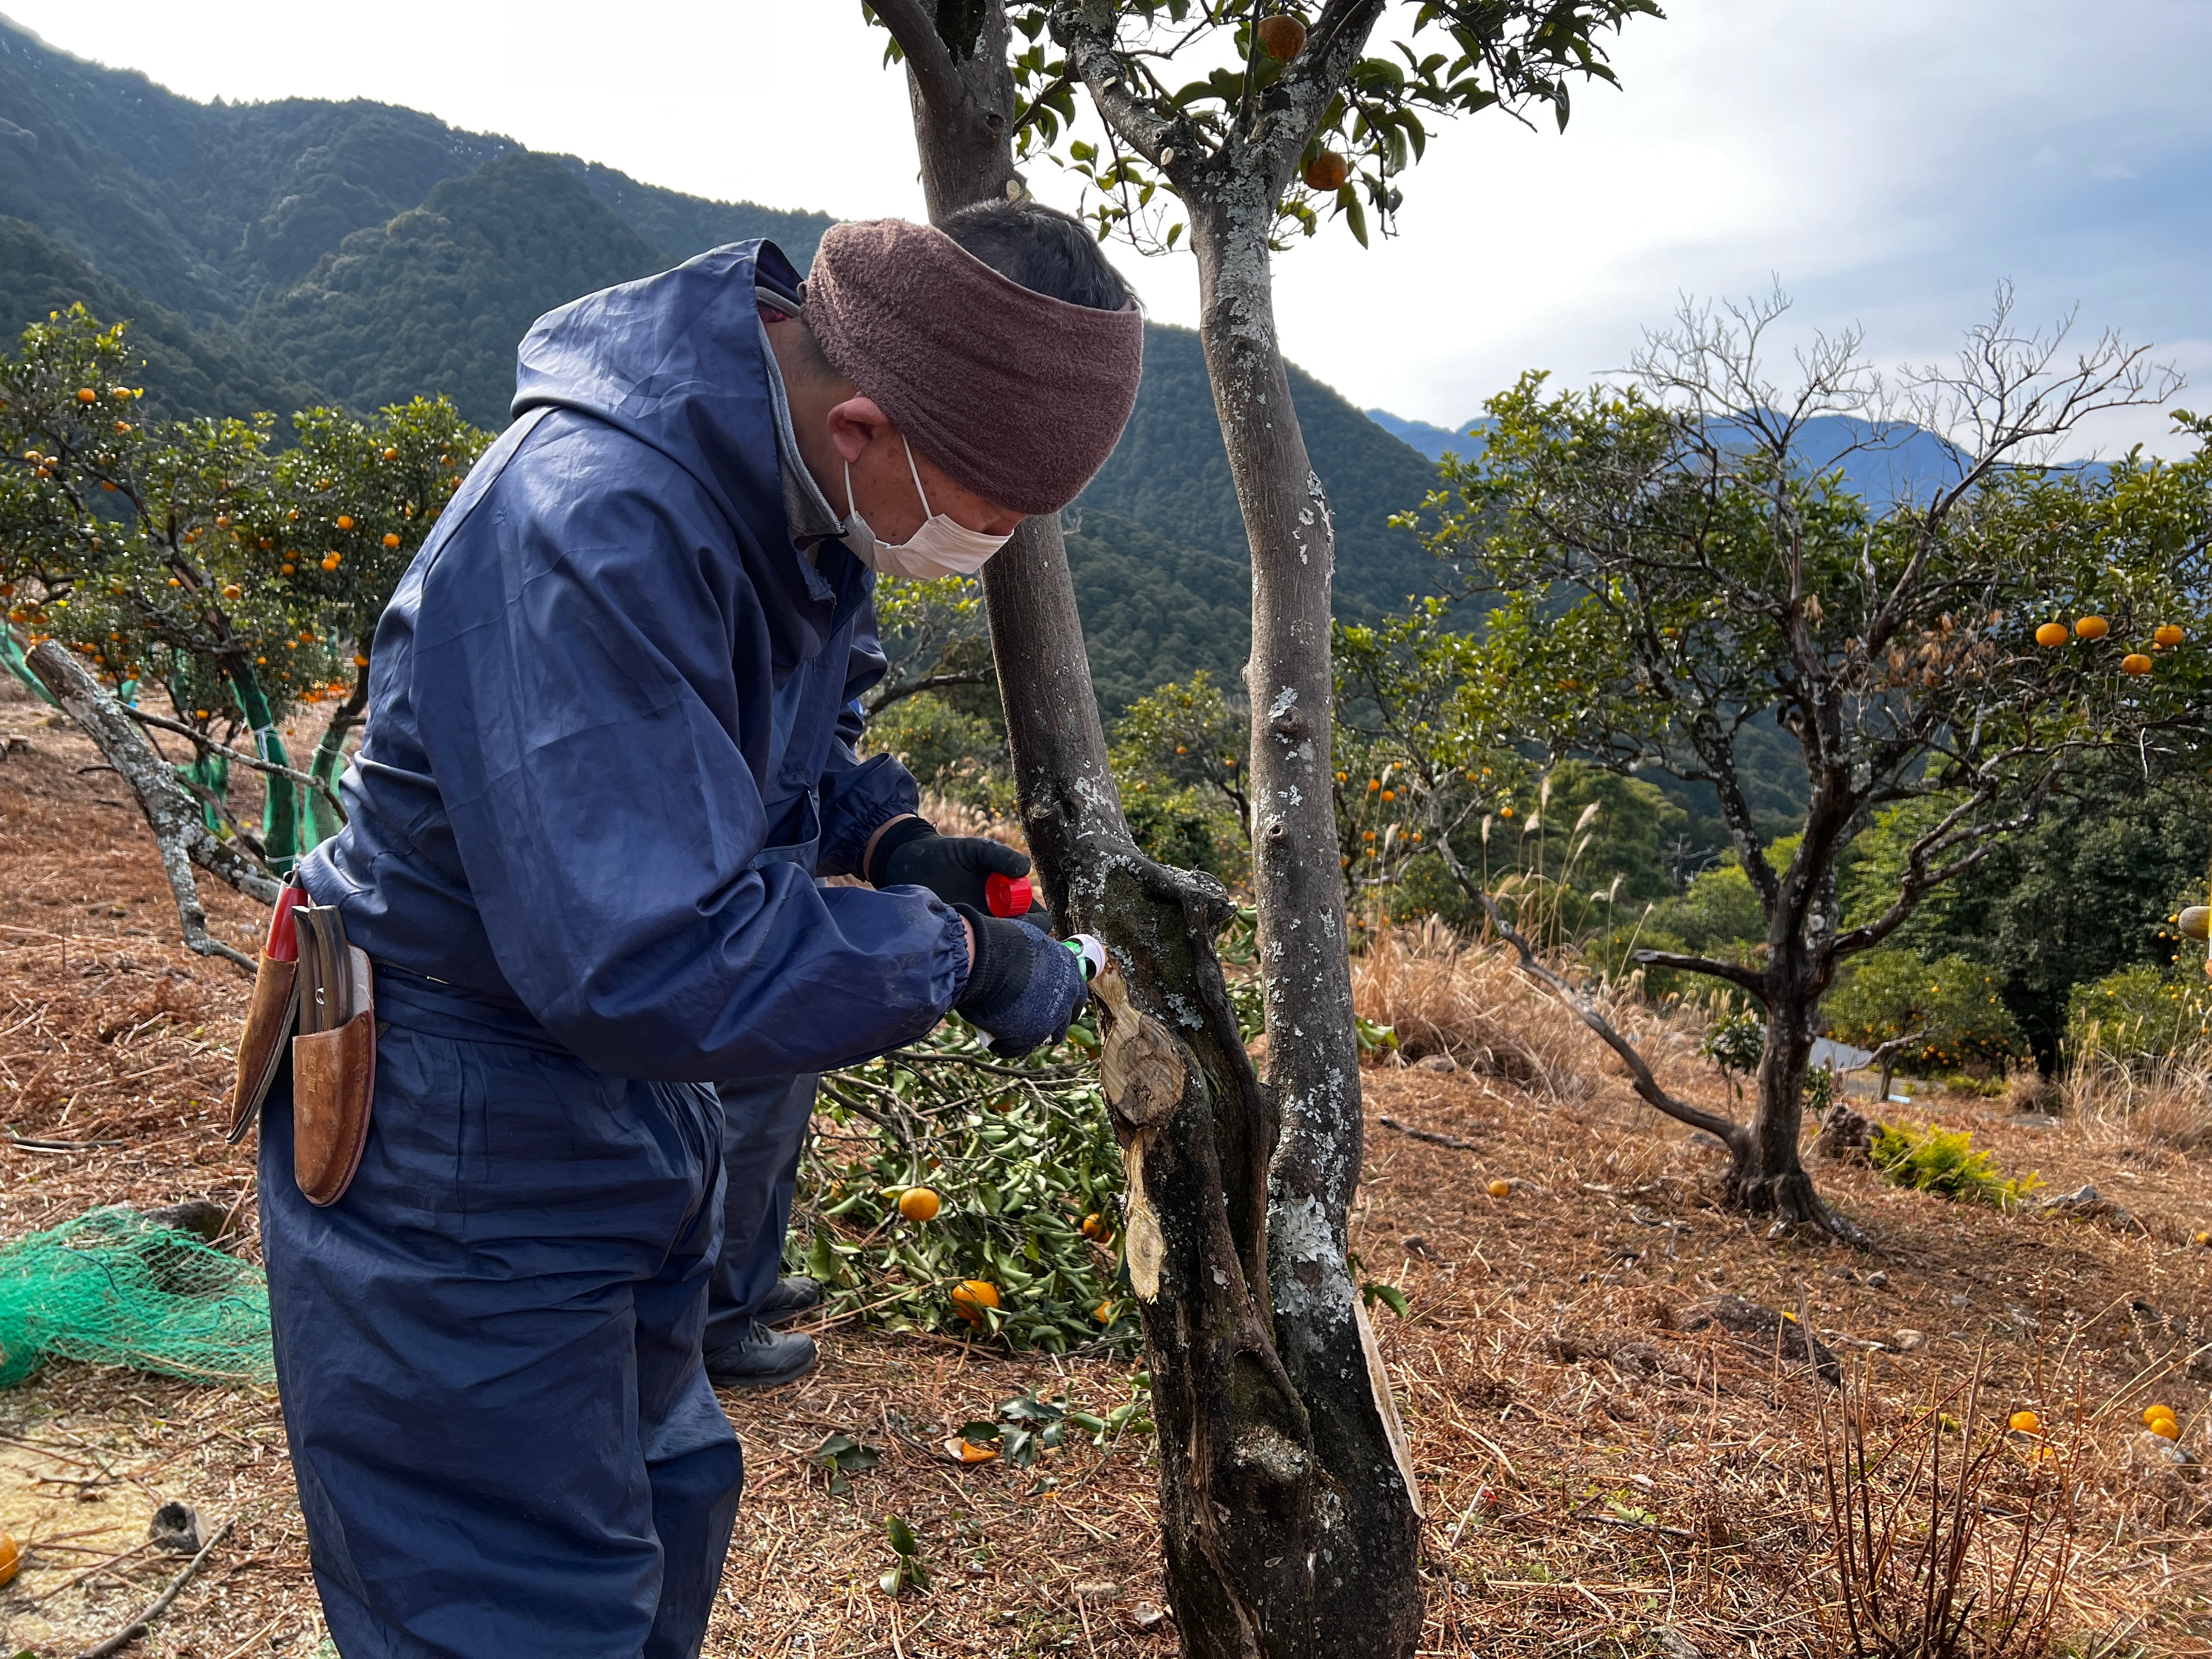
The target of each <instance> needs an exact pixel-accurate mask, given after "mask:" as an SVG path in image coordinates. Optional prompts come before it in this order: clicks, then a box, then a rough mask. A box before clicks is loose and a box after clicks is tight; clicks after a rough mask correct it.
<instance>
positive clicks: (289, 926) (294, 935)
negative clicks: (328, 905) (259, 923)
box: [261, 882, 307, 962]
mask: <svg viewBox="0 0 2212 1659" xmlns="http://www.w3.org/2000/svg"><path fill="white" fill-rule="evenodd" d="M306 902H307V889H306V888H304V887H302V886H301V885H300V884H298V883H296V882H286V883H285V884H284V889H283V891H282V892H280V893H278V894H277V895H276V913H275V914H274V915H271V916H270V918H269V941H268V943H267V944H265V945H263V946H262V947H261V953H262V955H264V956H265V957H268V958H269V960H270V961H271V962H297V961H298V960H299V959H300V930H299V928H298V927H297V926H296V925H295V923H294V921H292V907H293V906H294V905H295V904H304V903H306Z"/></svg>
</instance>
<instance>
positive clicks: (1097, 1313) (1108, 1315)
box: [1091, 1302, 1121, 1325]
mask: <svg viewBox="0 0 2212 1659" xmlns="http://www.w3.org/2000/svg"><path fill="white" fill-rule="evenodd" d="M1120 1312H1121V1309H1120V1307H1119V1306H1117V1305H1116V1304H1114V1303H1111V1302H1102V1303H1100V1304H1098V1305H1097V1307H1095V1308H1093V1309H1092V1310H1091V1317H1092V1318H1093V1319H1095V1320H1097V1322H1099V1323H1100V1324H1102V1325H1110V1324H1112V1323H1113V1322H1114V1316H1115V1315H1116V1314H1118V1313H1120Z"/></svg>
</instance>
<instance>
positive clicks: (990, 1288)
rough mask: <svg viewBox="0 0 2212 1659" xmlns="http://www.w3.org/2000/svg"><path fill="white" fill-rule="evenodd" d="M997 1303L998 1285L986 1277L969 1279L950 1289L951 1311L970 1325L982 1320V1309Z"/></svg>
mask: <svg viewBox="0 0 2212 1659" xmlns="http://www.w3.org/2000/svg"><path fill="white" fill-rule="evenodd" d="M998 1305H999V1287H998V1286H997V1285H994V1284H992V1283H991V1282H990V1280H988V1279H969V1280H967V1281H965V1282H964V1283H963V1284H959V1285H954V1286H953V1289H952V1311H953V1312H955V1313H957V1314H958V1315H959V1316H961V1318H963V1319H964V1320H966V1321H967V1322H969V1324H970V1325H981V1323H982V1322H983V1316H984V1311H985V1310H987V1309H991V1308H995V1307H997V1306H998Z"/></svg>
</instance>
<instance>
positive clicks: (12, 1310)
mask: <svg viewBox="0 0 2212 1659" xmlns="http://www.w3.org/2000/svg"><path fill="white" fill-rule="evenodd" d="M49 1359H84V1360H90V1361H91V1362H93V1363H94V1364H101V1365H128V1366H131V1367H132V1368H134V1369H135V1370H143V1371H160V1372H163V1373H165V1374H167V1375H168V1376H185V1377H191V1378H193V1379H194V1380H196V1381H199V1382H209V1383H258V1384H261V1385H263V1386H264V1387H265V1386H267V1385H268V1384H269V1383H271V1382H273V1381H274V1379H275V1375H276V1372H275V1361H274V1359H273V1358H272V1356H271V1354H270V1347H269V1281H268V1280H267V1279H265V1278H264V1277H263V1276H262V1273H261V1270H260V1269H259V1268H258V1267H254V1266H253V1265H252V1263H251V1262H246V1261H240V1260H239V1259H238V1258H237V1257H236V1256H233V1255H224V1254H223V1253H222V1251H221V1250H216V1249H210V1248H209V1247H208V1246H207V1245H206V1244H204V1243H201V1241H200V1240H199V1239H198V1238H197V1237H194V1236H193V1235H192V1234H191V1233H187V1232H179V1231H176V1230H174V1229H173V1228H170V1227H166V1226H162V1225H158V1224H157V1223H155V1222H153V1221H150V1220H149V1219H148V1218H146V1217H144V1216H143V1215H141V1214H139V1213H138V1212H137V1211H136V1210H134V1209H132V1208H131V1206H128V1205H125V1204H118V1205H112V1206H109V1207H107V1208H106V1209H100V1210H92V1211H88V1212H86V1213H85V1214H83V1215H81V1216H79V1217H78V1218H76V1220H74V1221H69V1222H64V1223H63V1225H60V1226H58V1227H55V1228H52V1229H51V1230H50V1231H46V1232H42V1233H33V1234H31V1235H30V1236H29V1237H27V1238H21V1239H18V1240H17V1241H15V1243H12V1244H6V1245H0V1388H4V1387H8V1386H10V1385H12V1384H14V1383H21V1381H23V1380H24V1378H26V1377H27V1376H30V1375H31V1374H32V1373H33V1371H35V1370H38V1369H39V1367H40V1365H42V1364H45V1363H46V1361H47V1360H49Z"/></svg>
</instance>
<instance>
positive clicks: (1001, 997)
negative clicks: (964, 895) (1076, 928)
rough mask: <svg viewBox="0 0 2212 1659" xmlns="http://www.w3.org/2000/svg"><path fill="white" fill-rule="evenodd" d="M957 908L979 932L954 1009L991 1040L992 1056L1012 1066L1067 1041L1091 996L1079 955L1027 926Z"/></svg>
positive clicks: (965, 906) (970, 908)
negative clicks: (1044, 1046) (1034, 1050)
mask: <svg viewBox="0 0 2212 1659" xmlns="http://www.w3.org/2000/svg"><path fill="white" fill-rule="evenodd" d="M953 908H954V909H956V910H957V911H958V912H959V913H960V914H961V915H963V916H965V917H966V918H967V919H968V925H969V927H972V928H974V929H975V965H974V966H972V967H971V968H969V970H968V984H967V987H966V988H965V989H963V991H962V992H961V994H960V1000H959V1001H958V1002H957V1003H955V1004H954V1005H953V1006H954V1007H956V1008H957V1009H958V1010H959V1011H960V1014H961V1017H962V1018H963V1019H965V1020H967V1021H968V1023H969V1024H971V1025H974V1026H976V1027H978V1028H979V1029H980V1030H984V1031H987V1032H988V1033H989V1034H990V1036H991V1039H992V1042H991V1052H992V1053H993V1054H1001V1055H1004V1056H1005V1057H1006V1058H1007V1059H1009V1060H1012V1059H1015V1058H1018V1056H1020V1055H1023V1054H1027V1053H1029V1051H1030V1049H1032V1048H1037V1047H1039V1046H1040V1045H1042V1044H1044V1043H1048V1042H1059V1041H1060V1038H1062V1037H1064V1036H1066V1035H1067V1028H1068V1027H1069V1026H1071V1025H1073V1024H1075V1017H1076V1016H1077V1015H1078V1014H1079V1013H1081V1012H1083V1005H1084V1002H1085V1000H1086V999H1088V998H1089V996H1090V994H1091V987H1089V986H1087V985H1085V983H1084V982H1083V964H1082V963H1079V962H1078V961H1077V960H1076V957H1075V952H1074V951H1071V950H1069V949H1068V948H1067V947H1066V945H1062V944H1061V943H1060V941H1059V940H1058V939H1054V938H1053V937H1052V936H1051V935H1050V934H1049V933H1045V932H1044V931H1042V929H1041V928H1036V927H1030V925H1029V923H1027V922H1025V921H1007V920H1005V919H1003V918H1000V917H998V916H987V915H984V914H983V913H982V912H981V910H978V909H977V908H975V906H973V905H972V904H957V905H955V906H953Z"/></svg>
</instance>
